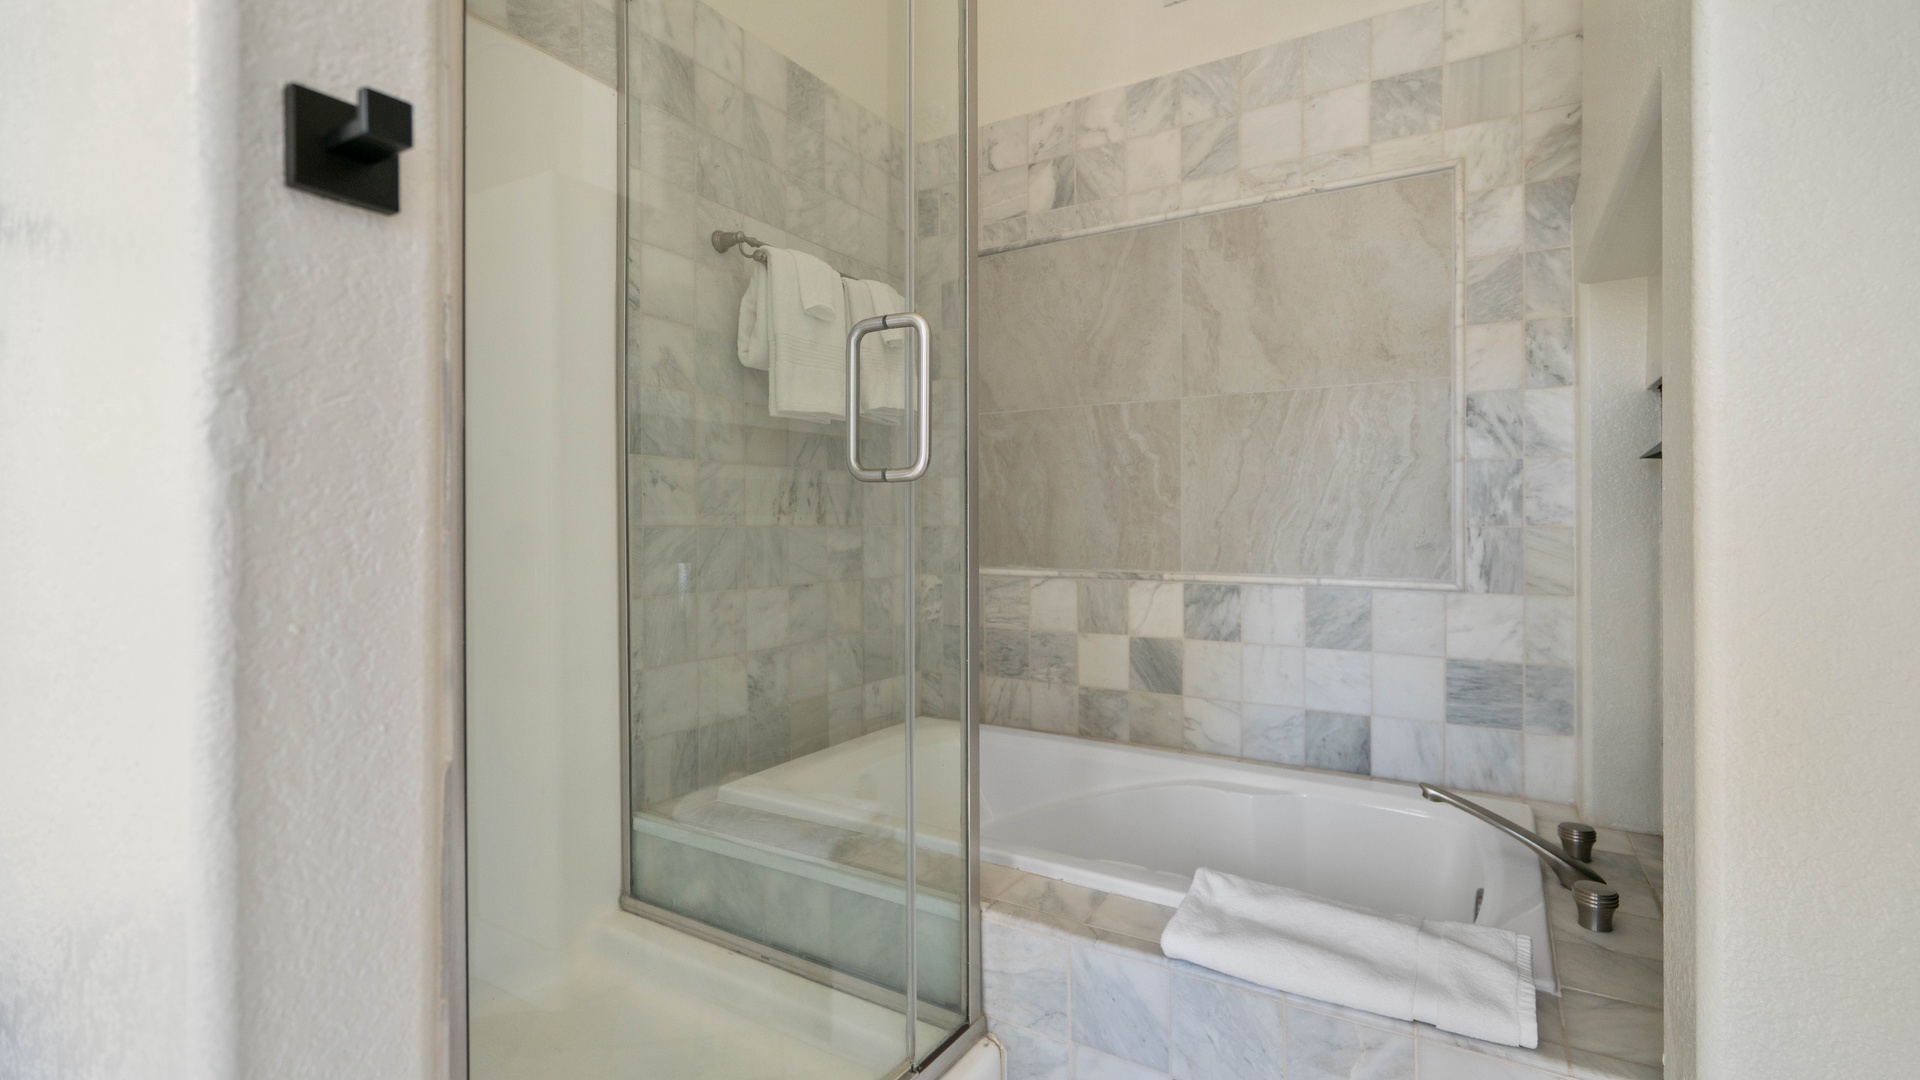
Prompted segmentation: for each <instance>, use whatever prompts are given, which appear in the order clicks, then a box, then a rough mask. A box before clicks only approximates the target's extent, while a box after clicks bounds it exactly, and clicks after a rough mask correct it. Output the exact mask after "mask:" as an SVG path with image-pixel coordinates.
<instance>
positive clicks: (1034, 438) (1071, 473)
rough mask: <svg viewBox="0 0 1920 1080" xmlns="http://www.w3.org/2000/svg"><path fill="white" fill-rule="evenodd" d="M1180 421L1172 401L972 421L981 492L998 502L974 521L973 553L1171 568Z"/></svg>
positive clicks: (1174, 563) (1175, 549) (1061, 564)
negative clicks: (977, 546) (977, 541)
mask: <svg viewBox="0 0 1920 1080" xmlns="http://www.w3.org/2000/svg"><path fill="white" fill-rule="evenodd" d="M1179 422H1180V405H1179V403H1178V402H1175V401H1164V402H1153V403H1147V404H1140V405H1100V406H1090V407H1086V408H1075V409H1065V410H1046V411H1039V412H1022V413H994V414H989V415H987V416H984V417H982V418H980V421H979V426H978V428H977V438H978V440H979V443H978V445H979V447H980V474H981V475H980V488H981V497H982V500H983V504H984V505H989V506H994V507H996V508H997V510H996V512H995V513H994V514H991V515H988V516H987V518H986V520H985V521H984V522H983V523H982V530H981V560H982V561H983V562H985V563H987V564H989V565H994V566H1045V567H1057V568H1063V569H1113V568H1120V569H1136V570H1172V569H1176V568H1177V567H1178V563H1179V550H1180V492H1179V486H1178V485H1179V469H1180V466H1179V461H1178V452H1179V451H1178V447H1179ZM1175 632H1176V633H1177V632H1178V631H1177V630H1176V631H1175Z"/></svg>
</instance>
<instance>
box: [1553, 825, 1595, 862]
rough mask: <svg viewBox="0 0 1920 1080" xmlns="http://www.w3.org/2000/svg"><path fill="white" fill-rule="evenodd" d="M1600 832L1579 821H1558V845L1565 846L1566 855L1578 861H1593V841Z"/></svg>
mask: <svg viewBox="0 0 1920 1080" xmlns="http://www.w3.org/2000/svg"><path fill="white" fill-rule="evenodd" d="M1599 838H1600V833H1599V832H1598V830H1596V829H1595V828H1594V827H1593V826H1591V825H1588V824H1586V823H1584V822H1579V821H1563V822H1561V823H1560V846H1561V847H1563V848H1565V849H1566V851H1567V856H1568V857H1569V858H1572V859H1577V860H1579V861H1580V862H1586V863H1590V862H1592V861H1593V842H1594V841H1595V840H1598V839H1599Z"/></svg>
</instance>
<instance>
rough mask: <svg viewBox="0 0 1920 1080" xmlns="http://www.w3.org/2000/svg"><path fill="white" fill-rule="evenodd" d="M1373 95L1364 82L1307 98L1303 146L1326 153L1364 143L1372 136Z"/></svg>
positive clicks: (1308, 149)
mask: <svg viewBox="0 0 1920 1080" xmlns="http://www.w3.org/2000/svg"><path fill="white" fill-rule="evenodd" d="M1372 114H1373V95H1372V92H1371V91H1370V90H1369V89H1368V87H1367V85H1366V84H1364V83H1355V84H1354V85H1352V86H1345V87H1341V88H1340V89H1338V90H1331V91H1328V92H1326V93H1323V94H1314V95H1312V96H1310V97H1308V98H1307V99H1306V104H1305V106H1304V115H1303V119H1302V124H1301V149H1302V150H1303V152H1305V153H1307V154H1323V153H1327V152H1330V151H1334V150H1341V149H1345V148H1347V147H1353V146H1364V145H1365V144H1366V142H1367V139H1368V137H1369V132H1370V129H1371V123H1372Z"/></svg>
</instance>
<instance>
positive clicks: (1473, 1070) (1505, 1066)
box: [1418, 1039, 1565, 1080]
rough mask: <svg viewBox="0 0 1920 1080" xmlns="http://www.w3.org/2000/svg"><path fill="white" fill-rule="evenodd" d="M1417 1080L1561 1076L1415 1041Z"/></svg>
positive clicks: (1526, 1079) (1509, 1079) (1515, 1079)
mask: <svg viewBox="0 0 1920 1080" xmlns="http://www.w3.org/2000/svg"><path fill="white" fill-rule="evenodd" d="M1418 1058H1419V1062H1420V1080H1547V1078H1548V1077H1552V1076H1557V1075H1565V1074H1564V1073H1551V1072H1541V1071H1540V1070H1539V1069H1532V1068H1528V1067H1527V1066H1525V1065H1521V1064H1518V1063H1516V1062H1511V1061H1501V1060H1499V1059H1497V1058H1490V1057H1483V1056H1482V1055H1480V1054H1476V1053H1473V1052H1472V1051H1469V1050H1462V1049H1459V1048H1458V1047H1453V1046H1447V1045H1445V1044H1444V1043H1439V1042H1432V1041H1429V1040H1427V1039H1421V1040H1420V1041H1419V1054H1418Z"/></svg>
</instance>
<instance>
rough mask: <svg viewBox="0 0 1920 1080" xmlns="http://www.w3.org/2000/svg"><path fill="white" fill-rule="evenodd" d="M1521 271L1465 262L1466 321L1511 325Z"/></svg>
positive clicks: (1521, 307) (1515, 263) (1514, 260)
mask: <svg viewBox="0 0 1920 1080" xmlns="http://www.w3.org/2000/svg"><path fill="white" fill-rule="evenodd" d="M1034 168H1039V166H1037V165H1036V166H1034ZM1523 269H1524V263H1523V262H1522V257H1521V256H1519V255H1495V256H1491V257H1489V258H1485V259H1468V260H1467V322H1468V323H1493V322H1512V321H1514V320H1516V319H1519V318H1520V317H1521V316H1523V315H1524V314H1525V313H1526V291H1525V278H1524V276H1523Z"/></svg>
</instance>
